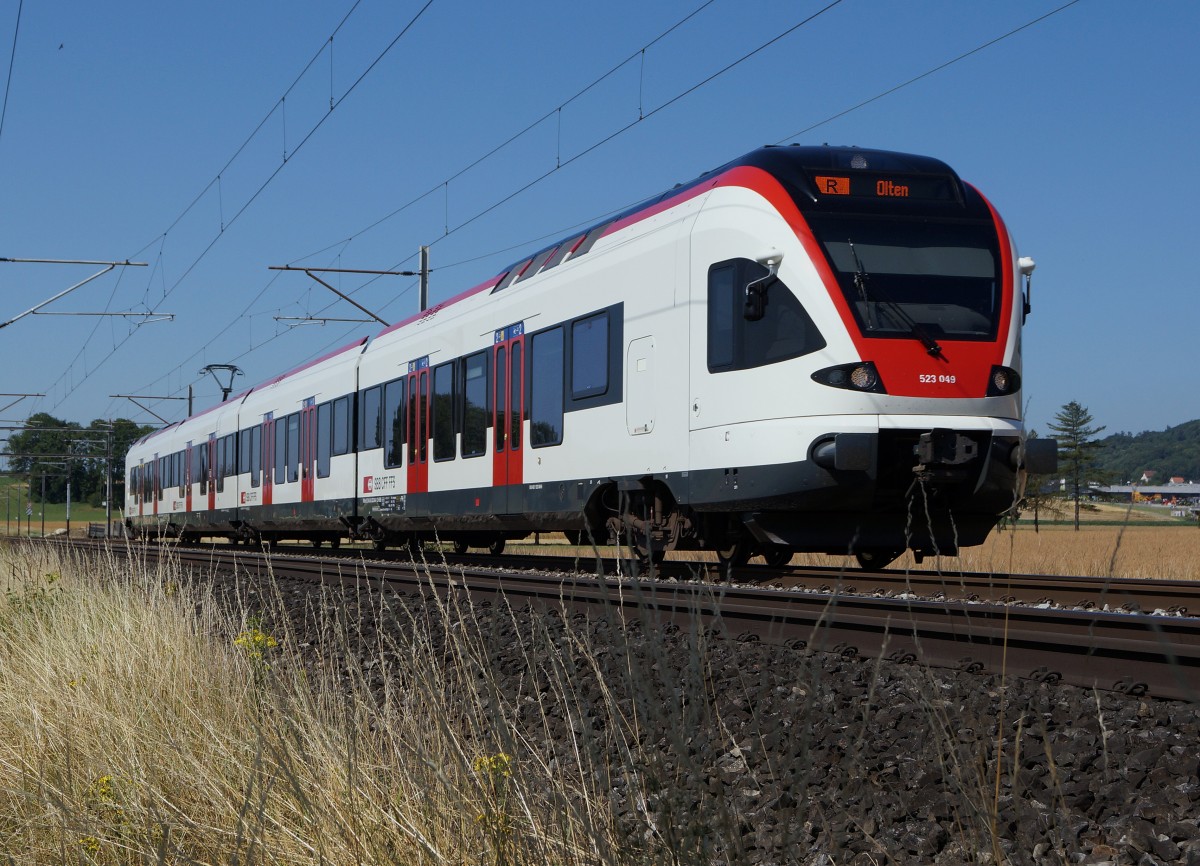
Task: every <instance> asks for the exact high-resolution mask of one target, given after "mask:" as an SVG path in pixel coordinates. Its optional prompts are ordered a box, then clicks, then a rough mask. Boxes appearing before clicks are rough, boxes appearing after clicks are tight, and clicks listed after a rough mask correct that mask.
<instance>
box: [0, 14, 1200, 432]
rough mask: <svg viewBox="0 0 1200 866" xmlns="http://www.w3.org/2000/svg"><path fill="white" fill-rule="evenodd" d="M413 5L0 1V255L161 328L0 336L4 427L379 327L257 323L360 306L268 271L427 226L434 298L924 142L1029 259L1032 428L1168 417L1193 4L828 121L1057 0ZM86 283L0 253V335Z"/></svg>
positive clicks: (202, 401) (197, 379)
mask: <svg viewBox="0 0 1200 866" xmlns="http://www.w3.org/2000/svg"><path fill="white" fill-rule="evenodd" d="M426 2H427V0H360V2H359V3H358V4H357V5H355V4H354V3H353V2H352V0H342V2H327V3H282V2H260V3H232V2H212V3H207V4H162V3H157V2H117V3H110V4H96V3H78V2H62V0H26V2H24V4H23V6H21V8H20V20H19V27H18V7H19V5H20V0H0V63H2V64H3V65H2V66H0V74H3V73H4V72H6V71H7V67H8V61H9V59H10V54H11V56H12V72H11V78H7V79H6V80H7V85H6V97H7V98H6V103H5V109H4V119H3V126H2V127H0V257H6V258H46V259H95V260H123V259H130V260H133V261H139V262H146V263H147V264H148V267H145V268H128V269H122V270H120V271H114V272H113V273H110V274H107V275H105V276H102V277H100V278H98V279H96V280H95V281H93V282H92V283H89V284H88V285H87V286H85V287H83V288H81V289H79V290H78V291H76V292H75V293H73V294H72V295H70V296H68V297H66V298H64V299H62V300H61V301H59V302H57V303H56V304H54V305H52V306H50V307H47V308H46V311H47V312H49V311H86V312H97V311H110V312H116V311H131V310H142V311H145V310H154V311H156V312H159V313H171V314H174V315H175V319H174V321H172V322H158V323H148V324H141V325H138V324H136V322H137V320H133V319H130V320H126V319H120V318H116V317H106V318H86V317H60V316H28V317H26V318H24V319H22V320H20V321H19V322H16V323H15V324H13V325H11V326H10V327H7V328H4V329H3V330H0V365H2V366H0V369H2V370H3V378H2V380H0V392H43V393H45V394H46V395H47V396H46V397H45V398H41V399H38V400H25V401H23V402H22V403H20V404H18V405H17V406H15V407H13V408H12V409H9V410H8V411H7V412H6V413H5V414H4V417H5V418H10V419H11V418H17V419H19V418H23V417H25V416H26V415H27V414H29V413H32V412H35V411H48V412H52V413H53V414H55V415H58V416H60V417H65V418H68V419H71V420H77V421H81V422H83V423H86V422H88V421H90V420H91V419H93V418H96V417H111V416H126V417H133V418H137V419H138V420H141V421H145V422H150V421H153V420H154V419H153V418H152V417H151V416H149V415H146V414H145V413H143V412H141V411H140V410H139V409H138V408H137V407H135V406H134V405H133V404H132V403H130V402H128V401H126V400H122V399H112V398H110V397H109V396H108V395H110V394H142V395H175V396H180V395H183V394H186V391H187V387H188V385H189V383H194V384H195V388H196V394H197V407H198V408H202V407H204V406H207V405H211V403H212V402H214V400H215V399H216V398H217V396H218V390H217V386H216V383H215V382H214V381H213V380H212V379H211V378H206V377H202V376H200V375H198V371H199V370H200V368H201V367H202V366H204V365H205V364H209V363H233V364H236V365H238V366H239V367H240V368H242V369H243V370H244V371H245V376H244V377H243V378H239V379H238V381H237V385H238V386H242V385H249V384H253V383H254V382H256V381H259V380H261V379H264V378H267V377H269V376H271V375H273V374H275V373H277V372H280V371H282V370H284V369H287V368H289V367H291V366H294V365H297V364H299V363H302V362H304V361H306V360H308V359H310V358H312V357H315V356H316V355H318V354H320V353H321V352H323V351H325V350H326V349H328V348H329V347H332V346H336V345H340V344H342V343H345V342H347V341H349V340H350V339H352V338H354V337H357V336H360V335H364V334H367V333H374V332H375V331H376V330H377V328H376V327H374V326H370V325H356V324H345V323H343V324H337V323H328V324H326V325H323V326H317V325H306V326H301V327H289V326H288V323H287V322H279V321H276V318H275V317H277V316H293V317H300V316H307V315H316V314H318V313H319V314H322V315H326V316H333V317H343V318H349V317H356V316H358V315H359V313H358V312H357V311H356V310H354V309H353V308H352V307H351V306H350V305H349V304H346V303H344V302H341V301H339V300H338V299H337V298H336V297H335V296H334V295H332V294H331V293H329V292H328V291H326V290H325V289H322V288H320V287H319V286H317V285H316V284H315V283H313V282H311V281H310V280H308V278H307V277H305V276H304V275H303V274H302V273H281V272H278V271H271V270H268V267H269V266H271V265H284V264H305V265H308V266H315V267H340V268H360V269H378V270H383V269H414V268H415V267H416V266H417V265H416V259H415V253H416V250H417V248H418V247H419V246H420V245H421V244H431V245H432V250H431V264H432V267H433V269H434V271H433V274H432V276H431V300H432V302H434V303H436V302H437V301H439V300H442V299H444V298H447V297H450V296H451V295H453V294H456V293H457V292H458V291H460V290H462V289H463V288H466V287H469V286H471V285H474V284H475V283H477V282H480V281H481V280H483V279H485V278H487V277H488V276H491V275H492V274H494V273H496V272H498V271H499V270H500V269H501V268H503V267H504V266H505V265H506V264H509V263H510V262H512V261H513V260H515V259H517V258H518V257H519V256H520V255H521V253H523V252H527V251H531V250H533V249H534V248H536V247H538V246H539V244H542V243H544V242H545V241H546V240H548V239H550V238H552V237H555V236H558V235H562V234H565V233H566V232H567V231H569V230H570V229H571V228H572V227H575V226H578V225H581V224H586V223H589V222H592V221H595V220H596V219H598V218H599V217H601V216H602V215H604V214H606V213H609V212H612V211H615V210H619V209H621V208H623V207H625V206H627V205H630V204H632V203H634V202H636V201H638V200H640V199H642V198H645V197H647V196H649V195H651V194H654V193H657V192H660V191H662V190H664V189H667V188H669V187H671V186H673V185H674V184H676V183H679V182H685V181H688V180H690V179H692V178H694V177H695V176H697V175H698V174H701V173H702V172H704V171H707V170H709V169H711V168H714V167H716V166H717V165H720V164H722V163H724V162H726V161H728V160H729V159H732V158H733V157H735V156H738V155H740V154H741V153H744V152H746V151H748V150H751V149H753V148H755V147H757V146H759V145H762V144H768V143H781V142H792V141H797V142H800V143H807V144H820V143H824V142H829V143H835V144H856V145H862V146H870V147H878V148H884V149H892V150H901V151H911V152H915V153H923V154H928V155H931V156H936V157H939V158H941V159H944V160H945V161H946V162H948V163H949V164H950V165H952V166H953V167H954V168H955V169H957V170H958V172H959V173H960V174H961V175H962V176H963V177H964V178H965V179H966V180H968V181H970V182H971V183H973V184H975V185H976V186H978V187H979V188H980V189H981V190H982V191H983V192H984V193H985V194H986V195H987V196H988V197H989V198H990V199H991V200H992V202H993V203H994V204H995V205H996V206H997V208H998V209H999V210H1000V212H1001V213H1002V214H1003V216H1004V218H1005V220H1006V222H1007V223H1008V226H1009V229H1010V230H1011V231H1012V233H1013V235H1014V237H1015V238H1016V241H1017V243H1018V245H1019V247H1020V249H1021V252H1022V254H1026V255H1032V256H1033V257H1034V258H1035V259H1036V260H1037V262H1038V269H1037V272H1036V274H1035V275H1034V282H1033V300H1034V309H1033V314H1032V316H1031V318H1030V320H1029V324H1028V327H1027V329H1026V333H1025V352H1026V369H1025V399H1026V404H1027V406H1028V421H1029V423H1030V425H1031V426H1034V427H1037V428H1039V429H1040V430H1042V431H1043V432H1044V430H1045V425H1046V422H1047V421H1048V420H1049V419H1050V418H1052V416H1053V415H1054V413H1055V412H1056V411H1057V410H1058V409H1059V407H1061V406H1062V405H1063V404H1064V403H1066V402H1067V401H1069V400H1078V401H1079V402H1081V403H1082V404H1084V405H1085V406H1087V407H1088V408H1089V409H1090V410H1091V412H1092V415H1093V416H1094V418H1095V421H1096V423H1097V424H1103V425H1106V426H1107V428H1108V431H1109V432H1116V431H1120V430H1128V431H1132V432H1138V431H1141V430H1154V429H1162V428H1164V427H1167V426H1170V425H1175V424H1179V423H1181V422H1184V421H1188V420H1191V419H1194V418H1200V396H1198V395H1200V388H1197V387H1196V384H1195V383H1196V378H1197V371H1196V365H1195V346H1196V339H1197V329H1198V320H1200V300H1197V297H1198V296H1200V277H1198V276H1197V274H1198V271H1197V269H1196V268H1194V267H1190V266H1188V264H1187V263H1188V262H1189V261H1190V260H1191V258H1192V254H1191V253H1189V250H1190V249H1191V248H1192V246H1193V245H1194V244H1195V243H1196V236H1197V228H1200V226H1198V222H1200V220H1198V219H1197V217H1196V209H1195V203H1196V201H1197V200H1198V199H1200V167H1198V165H1197V155H1196V150H1197V142H1198V141H1200V120H1198V115H1200V112H1198V111H1197V107H1198V100H1197V96H1196V93H1195V89H1196V85H1197V84H1198V83H1200V60H1198V59H1197V55H1196V52H1195V47H1194V41H1195V38H1196V35H1197V34H1198V33H1200V4H1197V3H1194V2H1190V0H1189V2H1185V0H1162V2H1156V3H1153V4H1147V3H1131V2H1116V0H1079V2H1077V3H1075V4H1073V5H1070V6H1069V7H1068V8H1065V9H1062V10H1061V11H1058V12H1056V13H1055V14H1051V15H1049V17H1047V18H1045V19H1044V20H1042V21H1040V22H1038V23H1035V24H1032V25H1031V26H1029V27H1028V28H1026V29H1024V30H1022V31H1021V32H1018V33H1016V34H1014V35H1012V36H1010V37H1008V38H1006V39H1003V40H1002V41H999V42H997V43H995V44H993V45H991V46H990V47H987V48H984V49H983V50H981V51H978V52H977V53H974V54H971V55H970V56H968V57H966V58H965V59H962V60H960V61H959V62H956V63H953V64H952V65H949V66H947V67H946V68H944V69H942V70H940V71H937V72H934V73H933V74H930V75H928V76H926V77H924V78H921V79H920V80H918V81H916V82H914V83H912V84H909V85H908V86H906V87H903V88H901V89H899V90H898V91H896V92H893V93H890V94H888V95H885V96H882V97H881V98H879V99H877V100H875V101H873V102H870V103H869V104H867V105H865V106H862V107H860V108H857V109H856V110H853V111H849V113H845V114H843V112H846V111H847V110H848V109H852V108H854V107H855V106H858V105H859V104H860V103H863V102H864V101H866V100H870V99H872V98H873V97H876V96H879V95H880V94H884V93H886V92H887V91H889V90H891V89H892V88H895V87H897V86H898V85H902V84H904V83H905V82H909V81H911V80H912V79H914V78H917V77H918V76H921V75H923V74H924V73H927V72H929V71H930V70H933V69H935V68H937V67H939V66H941V65H942V64H945V63H947V62H948V61H951V60H953V59H954V58H956V57H959V56H960V55H963V54H965V53H967V52H970V51H972V50H973V49H976V48H978V47H980V46H983V45H985V44H986V43H988V42H990V41H992V40H995V39H997V38H998V37H1001V36H1004V34H1006V33H1009V32H1010V31H1012V30H1014V29H1016V28H1019V27H1021V26H1022V25H1025V24H1028V23H1029V22H1032V21H1034V20H1035V19H1038V18H1040V17H1042V16H1044V15H1047V13H1051V12H1054V10H1057V9H1059V7H1061V6H1062V5H1063V4H1064V2H1066V0H1049V2H1041V0H1022V2H1006V3H983V2H961V0H956V2H951V0H942V2H935V0H913V2H905V3H896V2H885V0H843V2H840V3H837V4H836V5H834V6H833V7H832V8H829V9H827V10H826V11H823V12H822V11H821V10H822V9H824V8H825V7H826V6H827V5H828V2H829V0H821V2H793V3H784V2H768V0H712V2H710V3H708V4H703V0H688V2H659V3H645V2H644V0H642V2H626V0H612V2H607V3H599V4H563V3H561V2H555V3H549V2H540V0H532V2H522V3H504V4H500V3H480V2H475V3H469V2H463V0H432V2H430V3H429V5H428V6H427V7H426ZM697 10H698V11H697ZM693 12H694V13H695V14H694V15H692V17H690V18H688V20H686V21H685V22H684V23H682V24H680V25H679V26H678V27H676V28H675V29H674V30H671V32H670V33H668V34H667V35H665V36H663V37H662V38H661V39H658V37H659V36H660V35H661V34H663V33H664V32H665V31H668V30H669V29H670V28H672V27H673V25H676V24H678V23H679V22H680V21H682V20H683V19H685V18H687V16H689V14H691V13H693ZM818 12H820V13H821V14H819V15H817V17H815V18H813V19H812V20H811V21H809V22H808V23H807V24H804V25H803V26H799V27H796V25H797V24H800V22H802V21H804V20H805V19H806V18H809V16H812V15H816V13H818ZM347 13H349V14H347ZM414 19H415V20H414ZM406 27H407V30H406V29H405V28H406ZM794 27H796V29H794V30H792V31H791V32H790V33H788V34H787V35H782V37H781V34H784V33H786V32H787V31H789V30H791V28H794ZM335 32H336V35H334V34H335ZM14 35H15V53H12V52H13V45H14ZM331 36H333V38H332V41H331ZM397 37H398V38H397ZM776 37H781V38H779V39H778V40H777V41H775V42H774V43H772V44H770V45H767V47H765V48H762V50H761V51H759V52H757V53H755V54H753V56H750V57H748V58H747V59H745V60H744V61H743V62H741V63H739V64H738V65H736V66H734V67H733V68H732V69H730V70H728V71H726V72H724V73H722V74H720V75H717V77H715V78H713V79H712V80H710V81H708V82H707V83H704V84H702V82H705V80H706V79H709V77H710V76H713V75H714V74H715V73H719V72H721V70H723V69H725V68H726V67H728V66H729V65H730V64H733V63H734V62H735V61H737V60H739V59H740V58H743V57H745V56H746V55H748V54H750V53H751V52H753V51H754V50H755V49H757V48H759V47H760V46H762V45H764V43H768V42H770V40H772V39H775V38H776ZM656 40H657V41H656ZM389 46H391V47H390V48H389ZM643 49H645V50H644V52H643ZM630 58H632V59H630ZM627 59H630V60H629V62H627V63H625V64H624V65H621V66H620V68H617V69H615V71H614V72H613V73H612V74H611V75H609V76H608V77H606V78H604V80H603V81H601V82H600V83H598V84H596V86H594V87H592V88H591V89H589V90H587V92H586V93H584V94H583V95H582V96H580V97H578V98H577V99H572V97H575V96H576V95H577V94H579V93H580V92H581V91H583V90H584V89H585V88H587V87H588V85H590V84H592V83H593V82H596V81H597V79H600V78H601V76H603V75H604V74H605V73H606V72H609V71H610V70H613V69H614V67H617V66H618V64H621V63H622V61H626V60H627ZM310 61H312V62H311V65H310ZM306 69H307V71H305V70H306ZM302 73H303V74H302ZM697 85H700V86H699V87H697ZM693 88H695V89H693ZM331 102H332V103H333V104H334V105H335V106H336V107H335V108H334V109H333V110H330V104H331ZM560 108H561V110H559V109H560ZM838 115H841V116H838ZM540 118H546V119H545V120H544V121H543V122H541V123H540V124H538V125H536V126H534V127H533V128H532V129H531V130H530V131H529V132H527V133H526V134H524V135H522V136H519V137H517V138H515V140H513V141H511V143H509V144H508V145H507V146H505V147H504V148H502V149H501V150H500V151H498V152H497V153H495V154H494V155H492V156H491V157H489V158H487V159H485V160H483V161H482V162H478V164H476V163H477V161H478V160H479V159H480V158H481V157H483V156H485V155H486V154H488V153H489V152H491V151H492V150H493V149H494V148H496V147H497V146H498V145H501V144H502V143H504V142H506V141H508V140H509V139H510V138H512V137H513V136H514V135H516V133H519V132H520V131H521V130H524V129H526V128H527V127H529V126H530V125H531V124H534V123H535V121H538V120H539V119H540ZM639 118H642V119H641V120H639ZM830 118H835V119H832V120H830ZM256 129H257V132H255V131H256ZM621 130H624V131H621ZM618 132H619V134H616V133H618ZM614 134H615V135H614ZM610 136H611V137H610ZM601 142H603V143H601ZM285 156H286V161H285ZM471 166H473V167H471ZM468 167H470V168H468ZM556 167H558V168H557V169H556ZM464 169H467V170H466V171H464ZM543 175H545V177H544V179H542V180H540V181H538V182H537V183H535V184H533V185H532V186H530V187H529V188H528V189H527V190H525V191H524V192H521V193H519V194H517V195H515V196H514V195H513V193H515V192H517V191H518V190H520V189H522V188H524V187H526V186H527V185H528V184H530V183H531V182H532V181H534V180H535V179H538V178H542V176H543ZM430 191H432V192H430ZM426 192H430V194H429V195H427V196H425V197H424V198H419V197H420V196H422V194H424V193H426ZM510 196H512V197H511V198H509V197H510ZM505 199H507V201H505ZM502 201H503V202H504V203H503V204H498V203H500V202H502ZM410 202H413V203H412V204H411V205H409V206H408V207H407V208H405V209H404V210H402V211H401V212H399V213H396V211H397V210H398V209H400V208H401V207H402V206H404V205H406V204H408V203H410ZM493 205H497V206H496V207H494V209H491V210H489V208H493ZM484 211H487V212H486V213H484V214H483V215H482V216H477V215H478V214H480V213H482V212H484ZM95 270H97V268H95V267H89V266H80V265H48V264H20V263H11V262H9V263H0V299H2V304H3V309H0V320H6V319H9V318H11V317H13V316H15V315H17V314H18V313H20V312H22V311H23V310H25V309H27V308H29V307H31V306H33V305H34V304H36V303H38V302H40V301H42V300H45V299H46V298H48V297H50V296H52V295H53V294H55V293H57V292H59V291H61V290H62V289H64V288H66V287H67V286H69V285H72V284H73V283H75V282H77V281H79V280H81V279H83V278H84V277H86V276H88V275H90V274H91V273H93V272H94V271H95ZM328 279H329V280H330V281H331V282H333V284H334V285H336V286H338V287H339V288H340V289H341V290H342V291H345V292H347V293H350V292H353V293H354V297H355V299H356V300H358V301H359V302H360V303H362V304H364V305H365V306H367V307H369V308H371V309H373V310H375V311H376V312H377V313H379V315H380V316H382V317H383V318H385V319H387V320H388V321H397V320H399V319H401V318H404V317H405V316H407V315H409V314H410V313H412V312H413V311H415V309H416V306H417V297H416V288H415V282H416V281H415V280H413V279H410V278H406V277H393V276H388V277H382V278H377V279H371V278H369V277H361V276H352V275H342V276H340V277H339V276H337V275H331V276H330V277H329V278H328ZM0 399H2V398H0ZM5 402H7V401H5ZM0 405H2V404H0ZM151 405H152V407H153V408H154V410H155V411H156V412H158V414H160V415H163V416H164V417H166V418H168V419H170V420H175V419H177V418H179V417H181V416H182V412H183V404H182V403H179V402H168V401H163V402H158V403H153V402H151Z"/></svg>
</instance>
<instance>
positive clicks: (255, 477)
mask: <svg viewBox="0 0 1200 866" xmlns="http://www.w3.org/2000/svg"><path fill="white" fill-rule="evenodd" d="M249 451H250V486H251V487H257V486H258V481H259V470H260V469H262V426H261V425H259V426H257V427H251V428H250V448H249Z"/></svg>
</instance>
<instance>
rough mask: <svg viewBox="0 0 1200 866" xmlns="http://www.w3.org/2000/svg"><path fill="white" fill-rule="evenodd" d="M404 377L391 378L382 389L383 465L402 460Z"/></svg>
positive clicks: (396, 464) (398, 463) (392, 464)
mask: <svg viewBox="0 0 1200 866" xmlns="http://www.w3.org/2000/svg"><path fill="white" fill-rule="evenodd" d="M404 390H405V380H404V379H393V380H392V381H391V382H388V383H387V385H385V386H384V389H383V418H384V427H385V428H386V429H385V430H384V436H385V440H384V445H385V447H384V452H383V453H384V465H385V466H388V467H392V466H399V465H400V464H401V463H403V462H404Z"/></svg>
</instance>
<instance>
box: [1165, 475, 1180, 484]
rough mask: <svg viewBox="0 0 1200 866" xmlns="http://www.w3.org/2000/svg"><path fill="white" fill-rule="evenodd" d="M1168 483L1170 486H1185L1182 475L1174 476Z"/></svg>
mask: <svg viewBox="0 0 1200 866" xmlns="http://www.w3.org/2000/svg"><path fill="white" fill-rule="evenodd" d="M1167 483H1168V484H1183V483H1184V480H1183V476H1182V475H1172V476H1171V480H1170V481H1168V482H1167Z"/></svg>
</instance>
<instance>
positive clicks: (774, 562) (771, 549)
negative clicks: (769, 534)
mask: <svg viewBox="0 0 1200 866" xmlns="http://www.w3.org/2000/svg"><path fill="white" fill-rule="evenodd" d="M761 552H762V558H763V559H765V560H766V561H767V565H769V566H771V568H783V566H785V565H787V564H788V563H789V562H791V561H792V549H791V548H790V547H784V546H783V545H782V544H772V545H769V546H768V547H766V548H764V549H763V550H762V551H761Z"/></svg>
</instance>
